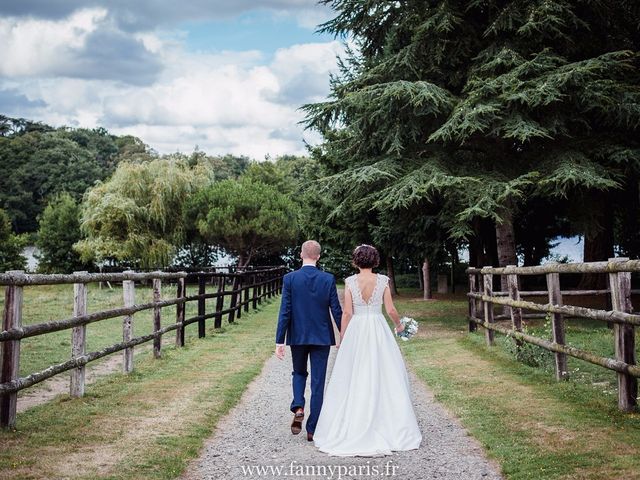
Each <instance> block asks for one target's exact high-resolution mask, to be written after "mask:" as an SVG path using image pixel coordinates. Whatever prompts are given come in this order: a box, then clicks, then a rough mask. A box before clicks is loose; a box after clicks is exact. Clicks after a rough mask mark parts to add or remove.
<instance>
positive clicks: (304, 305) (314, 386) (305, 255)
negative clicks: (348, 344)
mask: <svg viewBox="0 0 640 480" xmlns="http://www.w3.org/2000/svg"><path fill="white" fill-rule="evenodd" d="M300 256H301V257H302V267H301V268H300V269H299V270H296V271H295V272H291V273H287V274H286V275H285V276H284V280H283V285H282V303H281V304H280V315H279V317H278V329H277V331H276V356H277V357H278V358H279V359H283V358H284V348H285V343H286V345H289V346H290V347H291V358H292V360H293V372H292V376H293V379H292V384H293V400H292V402H291V407H290V408H291V411H292V412H293V414H294V417H293V422H292V423H291V433H293V434H294V435H297V434H298V433H300V432H301V431H302V420H303V419H304V406H305V398H304V390H305V387H306V384H307V376H308V375H309V374H308V372H307V360H308V359H309V360H311V400H310V403H311V409H310V412H309V417H308V419H307V424H306V430H307V440H309V441H312V440H313V432H314V431H315V428H316V423H317V422H318V417H319V416H320V409H321V408H322V400H323V396H324V383H325V378H326V373H327V359H328V358H329V349H330V346H331V345H335V344H336V339H335V335H334V333H333V324H332V323H331V316H330V315H329V312H331V315H333V320H334V321H335V323H336V326H337V327H338V330H340V320H341V318H342V308H340V302H339V300H338V292H337V290H336V279H335V278H334V276H333V275H331V274H330V273H326V272H323V271H321V270H319V269H318V268H317V267H316V263H317V262H318V259H319V258H320V244H319V243H318V242H316V241H314V240H308V241H306V242H304V243H303V244H302V252H301V253H300ZM285 336H286V342H285Z"/></svg>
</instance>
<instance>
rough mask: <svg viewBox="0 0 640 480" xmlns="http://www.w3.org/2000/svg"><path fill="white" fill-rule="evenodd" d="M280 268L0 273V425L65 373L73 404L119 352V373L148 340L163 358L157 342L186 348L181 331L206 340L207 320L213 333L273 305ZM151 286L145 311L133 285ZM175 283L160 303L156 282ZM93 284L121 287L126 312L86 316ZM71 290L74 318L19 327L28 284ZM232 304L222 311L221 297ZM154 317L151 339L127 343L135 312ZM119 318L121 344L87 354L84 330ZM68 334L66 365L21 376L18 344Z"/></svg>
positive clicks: (131, 339)
mask: <svg viewBox="0 0 640 480" xmlns="http://www.w3.org/2000/svg"><path fill="white" fill-rule="evenodd" d="M285 271H286V269H285V268H284V267H272V268H267V269H255V270H250V271H245V272H236V273H221V272H192V273H187V272H159V271H156V272H147V273H140V272H134V271H132V270H128V271H125V272H122V273H87V272H75V273H73V274H71V275H29V274H25V273H24V272H21V271H12V272H7V273H4V274H0V286H5V302H4V314H3V320H2V331H0V345H1V346H2V355H1V359H0V361H1V364H0V426H2V427H13V426H15V422H16V406H17V398H18V391H20V390H22V389H24V388H27V387H30V386H32V385H35V384H37V383H39V382H42V381H43V380H46V379H48V378H51V377H53V376H54V375H58V374H60V373H62V372H66V371H69V370H71V381H70V394H71V396H73V397H81V396H83V395H84V384H85V365H86V364H87V363H89V362H92V361H94V360H97V359H99V358H102V357H105V356H107V355H110V354H112V353H115V352H119V351H122V352H123V371H124V372H125V373H128V372H131V371H132V370H133V349H134V347H135V346H136V345H140V344H142V343H145V342H149V341H153V353H154V356H155V357H156V358H157V357H159V356H160V354H161V342H162V336H163V335H164V334H165V333H168V332H171V331H173V330H175V331H176V345H177V346H179V347H180V346H184V338H185V336H184V332H185V327H186V326H187V325H190V324H192V323H197V324H198V336H199V337H204V336H205V322H206V320H208V319H211V318H212V319H213V322H214V326H215V327H216V328H219V327H221V326H222V319H223V317H224V316H227V318H228V321H229V322H230V323H233V322H234V320H235V319H236V318H240V317H241V316H242V313H243V311H244V312H247V311H248V310H249V307H250V306H251V307H252V308H257V306H258V304H260V303H262V299H263V298H271V297H272V296H275V295H277V294H279V293H281V291H282V277H283V275H284V273H285ZM149 280H150V281H151V282H152V286H153V301H152V302H149V303H144V304H139V305H138V304H136V303H135V282H136V281H149ZM163 281H172V282H175V286H176V296H175V297H174V298H170V299H162V298H161V295H160V292H161V283H162V282H163ZM94 282H122V290H123V297H124V307H122V308H115V309H111V310H105V311H100V312H96V313H87V284H89V283H94ZM207 283H213V284H214V285H216V286H217V289H216V290H217V291H216V292H214V293H206V286H207ZM55 284H73V288H74V305H73V316H72V317H71V318H68V319H62V320H56V321H51V322H45V323H38V324H33V325H23V322H22V305H23V290H24V288H25V287H28V286H32V285H55ZM188 284H195V285H197V288H198V294H197V295H187V285H188ZM227 296H228V297H230V301H229V304H228V306H227V308H225V297H227ZM213 298H215V299H216V308H215V311H212V312H210V313H207V311H206V300H207V299H213ZM188 302H197V305H198V314H197V315H196V316H194V317H191V318H185V310H186V304H187V303H188ZM173 305H175V307H176V314H175V323H172V324H170V325H167V326H164V327H162V326H161V315H162V308H163V307H169V306H173ZM143 310H153V333H151V334H148V335H143V336H139V337H133V335H132V333H133V328H132V326H133V320H134V315H135V313H137V312H140V311H143ZM114 317H123V323H122V340H123V341H122V342H119V343H116V344H114V345H110V346H108V347H106V348H103V349H102V350H99V351H94V352H89V353H87V352H86V349H85V346H86V327H87V325H88V324H90V323H94V322H98V321H101V320H105V319H108V318H114ZM66 329H72V334H71V336H72V342H71V359H70V360H68V361H66V362H63V363H59V364H56V365H51V366H50V367H48V368H46V369H45V370H42V371H40V372H36V373H32V374H30V375H28V376H26V377H19V376H18V371H19V365H20V341H21V340H22V339H23V338H27V337H33V336H37V335H44V334H47V333H51V332H57V331H60V330H66Z"/></svg>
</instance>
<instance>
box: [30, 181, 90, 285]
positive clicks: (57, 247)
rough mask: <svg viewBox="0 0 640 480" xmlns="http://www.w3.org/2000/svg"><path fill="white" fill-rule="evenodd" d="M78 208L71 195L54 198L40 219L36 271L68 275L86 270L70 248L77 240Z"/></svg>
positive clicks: (78, 256)
mask: <svg viewBox="0 0 640 480" xmlns="http://www.w3.org/2000/svg"><path fill="white" fill-rule="evenodd" d="M79 217H80V207H79V205H78V204H77V203H76V201H75V200H74V199H73V197H72V196H71V195H69V194H68V193H66V192H64V193H61V194H60V195H57V196H55V197H54V198H53V199H52V200H51V201H50V202H49V204H48V205H47V207H46V208H45V209H44V212H42V215H41V216H40V218H39V225H40V228H39V230H38V237H37V240H36V245H37V246H38V248H39V249H40V254H39V255H38V260H39V262H40V263H39V264H38V270H40V271H42V272H44V273H71V272H73V271H76V270H82V269H84V268H85V267H87V265H86V263H84V262H82V261H81V260H80V255H79V254H78V253H77V252H76V251H75V250H74V249H73V244H74V243H76V242H77V241H79V240H80V238H81V234H80V220H79Z"/></svg>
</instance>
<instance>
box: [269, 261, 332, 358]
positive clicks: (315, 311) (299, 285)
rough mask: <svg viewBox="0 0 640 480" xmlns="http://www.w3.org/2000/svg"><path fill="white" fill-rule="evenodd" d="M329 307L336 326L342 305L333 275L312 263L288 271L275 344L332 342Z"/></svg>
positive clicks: (326, 343)
mask: <svg viewBox="0 0 640 480" xmlns="http://www.w3.org/2000/svg"><path fill="white" fill-rule="evenodd" d="M329 310H331V313H332V314H333V318H334V319H335V321H336V325H337V326H338V329H339V328H340V320H341V318H342V308H340V301H339V300H338V292H337V291H336V279H335V278H334V276H333V275H331V274H330V273H326V272H323V271H321V270H319V269H318V268H316V267H314V266H311V265H305V266H303V267H302V268H300V269H299V270H296V271H295V272H290V273H287V274H286V275H285V276H284V280H283V285H282V303H281V304H280V315H279V317H278V330H277V331H276V343H286V344H287V345H335V343H336V339H335V335H334V334H333V325H332V324H331V317H330V316H329ZM285 335H286V342H285Z"/></svg>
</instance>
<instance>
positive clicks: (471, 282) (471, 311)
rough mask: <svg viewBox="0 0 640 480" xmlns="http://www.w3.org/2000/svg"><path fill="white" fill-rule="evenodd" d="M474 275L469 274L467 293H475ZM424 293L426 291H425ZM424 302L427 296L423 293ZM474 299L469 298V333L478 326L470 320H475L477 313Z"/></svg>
mask: <svg viewBox="0 0 640 480" xmlns="http://www.w3.org/2000/svg"><path fill="white" fill-rule="evenodd" d="M476 279H477V277H476V274H475V273H470V274H469V293H476V292H477V291H478V290H477V287H476ZM425 292H426V289H425ZM424 298H425V300H426V299H427V295H426V293H425V296H424ZM476 305H477V304H476V299H475V298H473V297H469V331H470V332H475V331H476V330H477V329H478V325H477V324H476V322H474V321H473V320H471V319H472V318H477V311H476Z"/></svg>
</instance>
